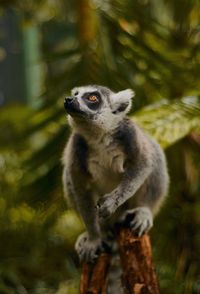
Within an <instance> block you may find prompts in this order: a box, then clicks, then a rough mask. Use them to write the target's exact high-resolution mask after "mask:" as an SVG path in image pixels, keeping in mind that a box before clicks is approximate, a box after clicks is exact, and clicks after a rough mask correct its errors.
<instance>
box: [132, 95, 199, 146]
mask: <svg viewBox="0 0 200 294" xmlns="http://www.w3.org/2000/svg"><path fill="white" fill-rule="evenodd" d="M133 120H134V121H136V122H137V123H138V124H139V125H140V126H142V127H143V128H144V129H145V130H146V131H147V132H148V133H149V134H150V135H151V136H153V137H154V138H155V139H156V140H157V141H158V142H159V143H160V144H161V145H162V147H163V148H167V147H169V146H171V145H173V144H175V143H176V142H177V141H179V140H180V139H182V138H184V137H185V136H187V135H188V134H189V133H190V132H192V131H193V130H195V131H197V132H199V131H200V98H199V97H184V98H182V99H179V100H174V101H172V102H169V101H168V100H162V101H160V102H159V103H155V104H152V105H150V106H148V107H145V108H143V109H141V110H140V111H138V112H137V113H135V115H134V117H133Z"/></svg>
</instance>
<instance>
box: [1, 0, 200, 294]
mask: <svg viewBox="0 0 200 294" xmlns="http://www.w3.org/2000/svg"><path fill="white" fill-rule="evenodd" d="M92 83H96V84H103V85H106V86H108V87H110V88H112V89H113V90H115V91H117V90H122V89H125V88H132V89H134V90H135V92H136V96H135V98H134V101H133V109H132V112H131V114H130V116H131V117H132V119H133V120H135V121H137V122H138V124H140V125H141V126H142V127H143V128H144V129H145V130H146V132H148V133H150V134H151V135H152V136H153V137H155V138H156V139H157V140H158V141H159V142H160V144H161V145H162V147H163V148H165V151H166V155H167V159H168V165H169V172H170V177H171V188H170V193H169V197H168V199H167V201H166V203H165V205H164V206H163V209H162V211H161V212H160V214H159V215H158V216H157V217H156V220H155V226H154V228H153V229H152V231H151V236H152V242H153V251H154V260H155V264H156V268H157V272H158V275H159V280H160V286H161V293H163V294H173V293H175V294H179V293H184V294H192V293H200V195H199V192H200V189H199V188H200V99H199V96H198V95H199V94H200V1H199V0H177V1H173V0H127V1H124V0H102V1H101V0H1V1H0V293H2V294H27V293H28V294H29V293H30V294H68V293H69V294H78V281H79V275H80V267H79V263H78V259H77V256H76V254H75V252H74V249H73V246H74V242H75V239H76V237H77V235H78V234H79V233H80V232H81V231H82V230H83V225H82V223H81V221H80V219H79V217H78V216H77V215H76V214H75V213H74V211H72V210H70V209H68V208H67V204H66V203H65V201H64V199H63V193H62V183H61V172H62V166H61V162H60V158H61V154H62V150H63V148H64V145H65V141H66V139H67V137H68V134H69V132H70V130H69V127H68V125H67V120H66V115H65V112H64V109H63V98H64V97H65V95H67V94H68V93H69V91H70V89H71V88H72V87H74V86H77V85H83V84H92Z"/></svg>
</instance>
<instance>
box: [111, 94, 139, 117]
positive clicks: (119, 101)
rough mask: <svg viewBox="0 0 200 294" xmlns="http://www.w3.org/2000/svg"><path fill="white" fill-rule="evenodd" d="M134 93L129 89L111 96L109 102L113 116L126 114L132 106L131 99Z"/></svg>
mask: <svg viewBox="0 0 200 294" xmlns="http://www.w3.org/2000/svg"><path fill="white" fill-rule="evenodd" d="M134 95H135V93H134V91H132V90H131V89H126V90H123V91H120V92H118V93H113V94H111V97H110V101H111V107H112V110H113V111H112V112H113V113H114V114H117V113H120V112H124V113H125V114H126V113H128V112H129V111H130V109H131V106H132V101H131V98H132V97H134Z"/></svg>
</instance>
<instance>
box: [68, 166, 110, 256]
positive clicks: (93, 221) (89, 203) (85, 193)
mask: <svg viewBox="0 0 200 294" xmlns="http://www.w3.org/2000/svg"><path fill="white" fill-rule="evenodd" d="M64 172H65V175H64V176H63V180H64V181H65V190H66V191H67V196H68V197H69V198H70V200H71V202H72V203H73V204H74V206H75V208H76V210H77V211H78V212H79V213H80V215H81V217H82V219H83V222H84V224H85V226H86V232H84V233H82V234H81V235H80V236H79V237H78V238H77V241H76V244H75V249H76V251H77V253H78V255H79V258H80V260H81V261H83V260H85V261H92V260H94V259H95V258H97V257H98V254H99V253H100V252H102V251H104V249H105V248H106V244H105V242H104V241H103V240H102V238H101V232H100V227H99V222H98V215H97V211H96V209H95V204H94V201H93V197H92V196H93V195H92V193H91V191H90V189H89V187H88V182H89V180H88V179H87V181H86V179H84V175H80V174H79V173H78V170H77V169H76V172H74V171H73V170H72V171H71V172H68V171H67V169H65V171H64ZM73 179H74V181H73Z"/></svg>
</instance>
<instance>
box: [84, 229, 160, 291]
mask: <svg viewBox="0 0 200 294" xmlns="http://www.w3.org/2000/svg"><path fill="white" fill-rule="evenodd" d="M117 241H118V244H119V253H120V259H121V265H122V269H123V276H122V282H123V285H124V288H125V289H126V293H128V294H159V293H160V291H159V287H158V281H157V277H156V272H155V269H154V266H153V261H152V251H151V242H150V238H149V236H148V235H147V234H145V235H143V236H142V237H136V236H134V234H133V233H132V232H131V230H130V229H128V228H120V229H119V230H118V232H117ZM110 259H111V255H109V254H108V253H103V254H101V255H100V256H99V258H98V259H97V260H96V262H95V263H94V264H93V263H84V264H83V270H82V275H81V282H80V294H106V293H107V273H108V270H109V265H110ZM116 294H117V293H116Z"/></svg>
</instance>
